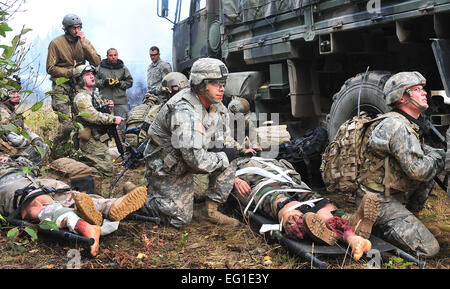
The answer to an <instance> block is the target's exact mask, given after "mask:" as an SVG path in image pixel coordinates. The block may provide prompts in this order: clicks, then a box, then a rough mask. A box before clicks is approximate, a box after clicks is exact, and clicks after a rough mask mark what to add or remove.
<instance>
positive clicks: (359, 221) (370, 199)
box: [342, 193, 380, 239]
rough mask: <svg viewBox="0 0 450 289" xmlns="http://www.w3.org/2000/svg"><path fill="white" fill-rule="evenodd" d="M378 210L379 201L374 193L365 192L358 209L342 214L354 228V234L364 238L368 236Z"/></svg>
mask: <svg viewBox="0 0 450 289" xmlns="http://www.w3.org/2000/svg"><path fill="white" fill-rule="evenodd" d="M379 212H380V201H379V200H378V196H377V194H375V193H366V194H365V195H364V197H363V198H362V200H361V204H359V207H358V210H357V211H356V212H355V213H354V214H353V215H344V216H342V218H344V219H347V220H348V221H349V222H350V225H351V226H352V227H353V228H354V230H355V234H356V235H358V236H361V237H363V238H365V239H369V238H370V234H371V233H372V226H373V224H374V223H375V221H376V220H377V218H378V214H379Z"/></svg>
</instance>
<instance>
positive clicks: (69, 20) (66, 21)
mask: <svg viewBox="0 0 450 289" xmlns="http://www.w3.org/2000/svg"><path fill="white" fill-rule="evenodd" d="M62 25H63V30H64V31H67V29H69V27H70V26H73V25H80V26H83V23H82V22H81V19H80V17H78V16H77V15H75V14H67V15H66V16H64V18H63V21H62Z"/></svg>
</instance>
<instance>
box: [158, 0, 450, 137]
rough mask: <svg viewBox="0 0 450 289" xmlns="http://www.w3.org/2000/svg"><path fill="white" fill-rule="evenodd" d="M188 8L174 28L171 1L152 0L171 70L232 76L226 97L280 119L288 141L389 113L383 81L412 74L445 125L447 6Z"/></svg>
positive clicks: (387, 0) (227, 2)
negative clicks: (362, 116)
mask: <svg viewBox="0 0 450 289" xmlns="http://www.w3.org/2000/svg"><path fill="white" fill-rule="evenodd" d="M173 1H175V0H173ZM185 1H190V12H189V16H188V17H187V18H186V19H183V20H181V21H180V12H181V2H182V0H177V1H176V7H177V9H176V11H175V15H174V18H172V19H169V10H168V9H169V5H168V4H169V0H158V15H159V16H160V17H164V18H166V19H169V20H170V21H171V22H173V23H174V26H173V51H172V59H173V67H174V71H179V72H183V73H185V74H186V75H188V74H189V70H190V67H191V66H192V64H193V62H194V61H195V60H197V59H198V58H201V57H215V58H219V59H221V60H222V61H224V62H225V63H226V65H227V66H228V68H229V70H230V72H233V73H231V75H230V77H229V80H228V81H227V87H226V94H227V96H234V95H236V96H242V97H245V98H247V99H248V100H249V101H250V102H251V105H252V110H253V111H255V112H256V113H258V112H266V113H272V112H277V113H280V121H281V122H284V123H287V124H291V125H290V126H289V127H288V129H289V132H290V133H291V135H294V136H295V135H297V134H301V132H302V131H304V129H306V128H314V127H315V126H318V125H320V124H321V120H324V119H326V124H327V130H328V133H329V138H330V139H332V138H333V137H334V135H335V133H336V131H337V129H338V128H339V126H340V125H341V124H342V123H343V122H344V121H345V120H347V119H349V118H350V117H352V116H353V115H356V113H357V111H358V109H359V110H365V111H368V112H369V113H373V114H375V113H381V112H385V111H387V110H388V108H387V107H386V106H385V104H384V99H383V98H384V96H383V93H382V88H383V85H384V83H385V81H386V80H387V79H388V78H389V76H390V75H392V74H393V73H396V72H399V71H412V70H416V71H419V72H421V73H422V74H423V75H424V76H425V77H426V78H427V86H426V87H425V88H426V89H427V90H428V92H429V93H428V95H429V96H433V98H432V99H430V109H429V110H428V111H427V112H428V116H429V118H430V119H431V122H432V123H433V124H434V125H435V126H436V127H437V128H438V129H439V130H440V131H441V132H442V133H445V130H446V129H447V128H448V126H449V124H450V114H449V112H450V110H449V106H448V105H445V104H450V98H448V96H450V91H449V88H450V71H449V70H450V41H449V39H450V29H449V28H450V1H449V0H434V1H417V0H406V1H398V0H369V1H359V0H284V1H283V0H278V1H275V0H244V1H243V0H221V1H219V0H207V1H205V0H185ZM358 104H359V107H358Z"/></svg>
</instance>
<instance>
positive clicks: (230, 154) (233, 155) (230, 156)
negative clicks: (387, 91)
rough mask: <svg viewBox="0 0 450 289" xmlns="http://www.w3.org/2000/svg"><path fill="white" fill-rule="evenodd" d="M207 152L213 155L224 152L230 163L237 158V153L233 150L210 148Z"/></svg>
mask: <svg viewBox="0 0 450 289" xmlns="http://www.w3.org/2000/svg"><path fill="white" fill-rule="evenodd" d="M208 151H209V152H214V153H219V152H224V153H225V154H226V155H227V158H228V162H230V163H231V162H232V161H233V160H235V159H237V158H238V157H239V151H238V150H237V149H235V148H212V149H208Z"/></svg>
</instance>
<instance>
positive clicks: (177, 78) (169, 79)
mask: <svg viewBox="0 0 450 289" xmlns="http://www.w3.org/2000/svg"><path fill="white" fill-rule="evenodd" d="M161 85H162V88H163V90H164V91H167V92H169V94H170V95H174V94H176V93H177V92H179V91H180V90H182V89H183V88H186V87H189V80H188V79H187V77H186V76H185V75H184V74H183V73H180V72H170V73H168V74H167V75H166V76H164V78H163V80H162V82H161Z"/></svg>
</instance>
